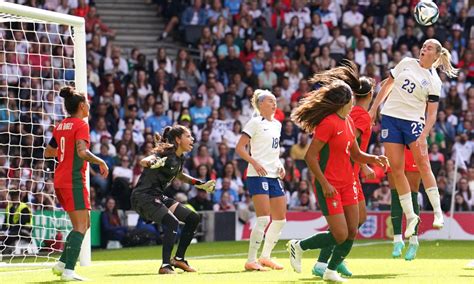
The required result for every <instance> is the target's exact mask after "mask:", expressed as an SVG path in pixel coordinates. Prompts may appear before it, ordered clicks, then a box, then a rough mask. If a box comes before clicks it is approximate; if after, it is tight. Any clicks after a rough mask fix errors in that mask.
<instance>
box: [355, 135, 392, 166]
mask: <svg viewBox="0 0 474 284" xmlns="http://www.w3.org/2000/svg"><path fill="white" fill-rule="evenodd" d="M349 150H350V153H351V158H352V160H354V161H355V162H356V163H359V164H379V165H380V166H382V167H386V166H387V165H388V159H387V157H385V156H382V155H380V156H375V155H370V154H367V153H364V152H362V151H361V150H360V148H359V145H358V144H357V141H355V143H353V144H352V146H351V148H350V149H349Z"/></svg>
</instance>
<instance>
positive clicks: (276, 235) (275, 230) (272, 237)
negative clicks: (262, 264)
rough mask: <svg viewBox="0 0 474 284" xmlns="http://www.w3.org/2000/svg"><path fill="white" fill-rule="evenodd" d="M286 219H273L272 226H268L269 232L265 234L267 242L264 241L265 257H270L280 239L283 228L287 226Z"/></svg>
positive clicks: (263, 251)
mask: <svg viewBox="0 0 474 284" xmlns="http://www.w3.org/2000/svg"><path fill="white" fill-rule="evenodd" d="M285 223H286V219H283V220H272V223H271V224H270V226H268V230H267V233H266V234H265V242H264V243H263V249H262V254H261V255H260V256H261V257H263V258H270V254H271V253H272V250H273V248H274V247H275V245H276V244H277V243H278V240H279V239H280V235H281V230H283V227H284V226H285Z"/></svg>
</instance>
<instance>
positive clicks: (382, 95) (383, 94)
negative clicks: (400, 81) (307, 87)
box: [369, 74, 395, 121]
mask: <svg viewBox="0 0 474 284" xmlns="http://www.w3.org/2000/svg"><path fill="white" fill-rule="evenodd" d="M394 82H395V81H394V80H393V77H392V74H390V76H388V78H387V79H385V80H384V81H382V83H381V84H382V88H381V89H380V91H379V93H378V94H377V96H376V97H375V100H374V102H373V103H372V106H371V107H370V110H369V115H370V118H371V119H372V121H374V120H375V118H376V117H377V111H378V109H379V107H380V105H381V104H382V102H384V101H385V99H386V98H387V97H388V95H389V94H390V92H391V91H392V88H393V84H394Z"/></svg>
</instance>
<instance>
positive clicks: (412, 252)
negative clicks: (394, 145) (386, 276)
mask: <svg viewBox="0 0 474 284" xmlns="http://www.w3.org/2000/svg"><path fill="white" fill-rule="evenodd" d="M405 175H406V177H407V180H408V184H409V185H410V190H411V199H412V201H413V211H414V212H415V214H416V215H419V214H420V206H419V204H418V190H419V188H420V181H421V177H420V172H419V170H418V167H417V166H416V163H415V160H414V159H413V154H412V153H411V151H410V150H409V149H408V148H405ZM387 176H388V182H389V184H390V188H391V193H392V205H391V207H390V216H391V220H392V226H393V251H392V257H394V258H398V257H400V256H401V255H402V250H403V248H405V243H404V241H403V237H402V217H403V211H402V206H401V204H400V200H399V199H398V193H397V190H396V189H395V181H394V180H393V179H394V178H393V175H392V170H391V169H390V168H388V170H387ZM418 247H419V243H418V226H416V227H415V233H414V234H413V235H412V236H411V237H410V240H409V245H408V250H407V252H406V254H405V260H413V259H415V257H416V253H417V251H418Z"/></svg>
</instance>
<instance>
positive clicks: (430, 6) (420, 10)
mask: <svg viewBox="0 0 474 284" xmlns="http://www.w3.org/2000/svg"><path fill="white" fill-rule="evenodd" d="M414 16H415V20H416V21H417V22H418V24H420V25H422V26H431V25H432V24H434V23H436V21H437V20H438V17H439V10H438V6H436V4H435V3H434V2H433V1H430V0H422V1H420V2H418V4H416V6H415V11H414Z"/></svg>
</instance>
